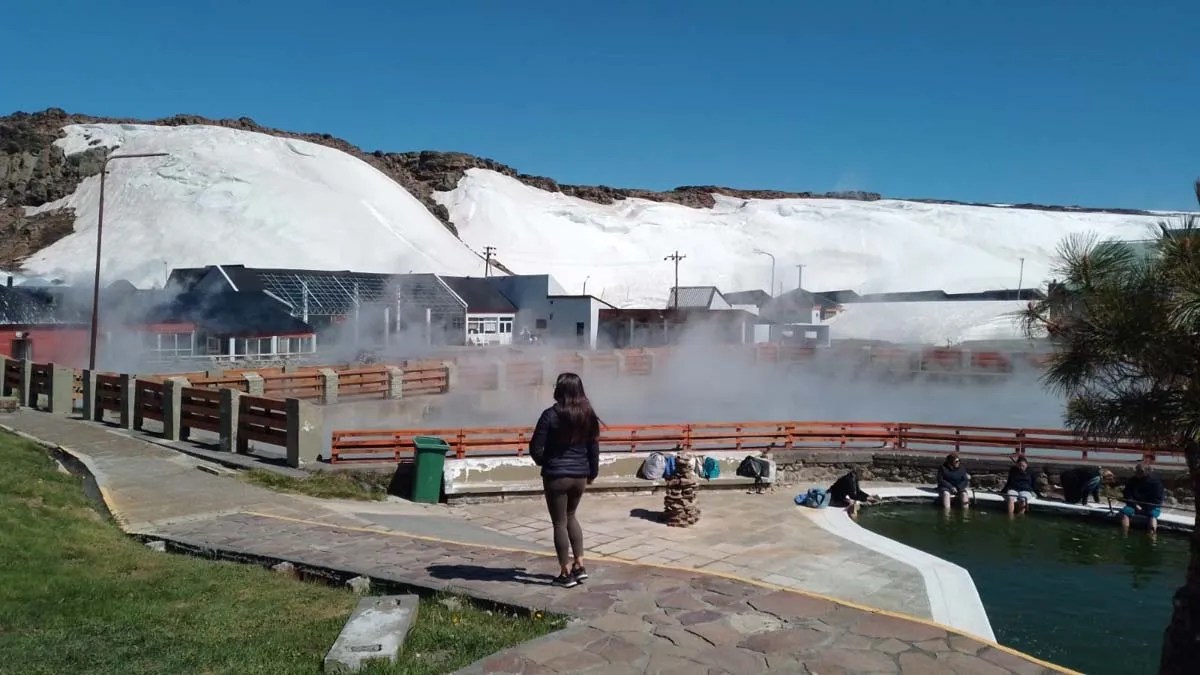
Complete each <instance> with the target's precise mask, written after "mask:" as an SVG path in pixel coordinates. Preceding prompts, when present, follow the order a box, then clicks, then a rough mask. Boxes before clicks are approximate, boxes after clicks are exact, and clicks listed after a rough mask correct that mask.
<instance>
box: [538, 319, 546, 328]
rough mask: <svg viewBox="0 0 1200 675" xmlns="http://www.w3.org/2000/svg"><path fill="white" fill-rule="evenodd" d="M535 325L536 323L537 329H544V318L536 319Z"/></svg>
mask: <svg viewBox="0 0 1200 675" xmlns="http://www.w3.org/2000/svg"><path fill="white" fill-rule="evenodd" d="M536 325H537V329H538V330H546V320H545V319H538V320H537V322H536Z"/></svg>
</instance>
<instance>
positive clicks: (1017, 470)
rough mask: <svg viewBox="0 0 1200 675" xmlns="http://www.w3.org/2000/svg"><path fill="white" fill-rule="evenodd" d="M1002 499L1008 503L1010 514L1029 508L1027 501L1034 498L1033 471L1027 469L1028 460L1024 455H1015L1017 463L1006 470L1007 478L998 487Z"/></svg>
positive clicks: (1022, 511)
mask: <svg viewBox="0 0 1200 675" xmlns="http://www.w3.org/2000/svg"><path fill="white" fill-rule="evenodd" d="M1000 492H1001V493H1002V494H1003V495H1004V501H1005V503H1006V504H1007V505H1008V513H1009V515H1012V514H1013V513H1014V512H1016V511H1019V512H1020V513H1025V512H1026V511H1028V510H1029V502H1030V501H1031V500H1032V499H1033V498H1034V496H1035V492H1034V487H1033V472H1032V471H1030V470H1029V460H1027V459H1025V456H1024V455H1021V456H1019V457H1017V463H1016V464H1014V465H1013V467H1012V468H1011V469H1009V470H1008V480H1007V481H1005V482H1004V487H1003V488H1001V489H1000Z"/></svg>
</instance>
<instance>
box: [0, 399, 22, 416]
mask: <svg viewBox="0 0 1200 675" xmlns="http://www.w3.org/2000/svg"><path fill="white" fill-rule="evenodd" d="M20 407H21V406H19V405H17V399H15V398H13V397H12V396H0V413H11V412H17V408H20Z"/></svg>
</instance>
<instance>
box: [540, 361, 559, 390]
mask: <svg viewBox="0 0 1200 675" xmlns="http://www.w3.org/2000/svg"><path fill="white" fill-rule="evenodd" d="M556 381H558V367H557V365H556V364H555V362H554V357H552V356H545V357H542V386H546V387H553V386H554V383H555V382H556Z"/></svg>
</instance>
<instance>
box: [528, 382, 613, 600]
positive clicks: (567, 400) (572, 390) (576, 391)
mask: <svg viewBox="0 0 1200 675" xmlns="http://www.w3.org/2000/svg"><path fill="white" fill-rule="evenodd" d="M529 456H530V457H532V458H533V461H534V462H536V463H537V464H538V465H539V466H541V467H542V489H543V491H544V492H545V494H546V507H547V509H548V510H549V511H550V522H551V523H552V525H553V527H554V552H555V553H556V554H557V555H558V568H559V570H558V576H557V577H555V579H554V581H553V583H554V585H555V586H562V587H563V588H572V587H574V586H577V585H579V583H580V582H582V581H583V580H584V579H587V578H588V573H587V569H586V568H584V566H583V529H582V528H580V527H579V521H578V520H576V519H575V511H576V509H577V508H578V507H579V502H580V500H581V499H583V493H584V490H586V489H587V486H588V485H591V484H592V482H593V481H595V480H596V476H597V475H599V473H600V418H598V417H596V411H595V410H593V409H592V404H591V402H590V401H589V400H588V397H587V394H586V393H585V392H584V390H583V380H582V379H580V377H579V376H578V375H576V374H575V373H563V374H561V375H559V376H558V381H557V382H555V384H554V405H552V406H550V407H549V408H546V410H545V411H543V412H542V415H541V417H539V418H538V421H537V426H536V427H535V428H534V430H533V438H531V439H530V441H529ZM572 553H573V554H574V557H573V558H572V555H571V554H572Z"/></svg>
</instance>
